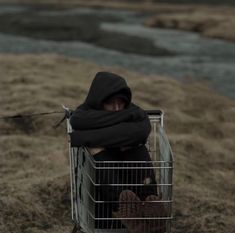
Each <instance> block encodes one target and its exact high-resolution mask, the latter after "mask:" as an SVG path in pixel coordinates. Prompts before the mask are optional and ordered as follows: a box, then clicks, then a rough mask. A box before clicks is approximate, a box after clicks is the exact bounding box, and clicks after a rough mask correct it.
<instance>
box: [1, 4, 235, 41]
mask: <svg viewBox="0 0 235 233" xmlns="http://www.w3.org/2000/svg"><path fill="white" fill-rule="evenodd" d="M0 3H2V4H4V3H7V4H14V3H16V4H26V5H27V4H33V5H38V6H41V7H42V6H43V5H44V4H46V5H51V7H56V8H57V9H59V8H70V7H74V6H83V7H94V8H109V9H119V10H120V9H122V10H133V11H141V12H148V13H152V14H153V15H154V14H155V16H153V17H151V18H150V19H148V20H147V21H146V25H148V26H149V27H161V28H173V29H180V30H187V31H193V32H197V33H200V34H201V35H202V36H205V37H210V38H219V39H224V40H230V41H235V32H234V30H232V29H233V28H234V27H235V7H234V6H233V5H231V6H228V5H227V6H226V5H222V6H218V5H209V4H208V5H207V3H206V2H205V4H201V5H200V4H192V3H191V4H190V3H189V4H168V3H151V2H147V3H134V2H117V1H116V2H115V1H106V0H103V1H102V0H99V1H97V0H93V1H83V0H73V1H69V3H68V1H63V0H62V1H58V0H39V1H34V0H18V1H15V0H10V1H7V2H6V1H5V0H1V1H0Z"/></svg>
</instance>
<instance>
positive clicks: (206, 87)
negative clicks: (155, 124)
mask: <svg viewBox="0 0 235 233" xmlns="http://www.w3.org/2000/svg"><path fill="white" fill-rule="evenodd" d="M234 5H235V1H234V0H224V1H219V0H218V1H217V0H206V1H200V0H166V1H163V0H156V1H154V0H126V1H125V0H122V1H120V0H119V1H118V0H0V74H1V78H0V82H1V85H0V102H1V108H0V116H1V118H0V132H1V133H0V155H1V162H0V167H1V170H0V174H1V176H0V184H1V190H0V193H1V195H0V232H19V233H28V232H33V233H39V232H52V233H53V232H57V233H60V232H70V231H71V228H72V222H71V216H70V194H69V192H70V187H69V161H68V149H67V137H66V129H65V124H62V125H61V126H60V127H59V128H57V129H54V128H53V125H55V124H56V123H57V122H58V121H59V120H60V119H61V118H62V117H63V113H62V112H63V110H62V108H61V104H65V105H66V106H67V107H69V108H71V109H75V108H76V106H77V105H79V104H80V103H82V101H83V100H84V98H85V96H86V93H87V90H88V88H89V85H90V82H91V80H92V79H93V77H94V76H95V74H96V72H98V71H101V70H107V71H111V72H114V73H118V74H120V75H122V76H123V77H125V78H126V79H127V81H128V83H129V85H130V87H131V88H132V90H133V101H134V102H136V103H137V104H139V105H140V106H141V107H143V108H145V109H159V108H160V109H163V110H164V112H165V122H166V123H165V127H166V131H167V133H168V136H169V139H170V142H171V144H172V147H173V152H174V153H175V173H174V199H175V202H174V213H173V215H174V221H173V229H172V232H177V233H182V232H187V233H190V232H192V233H197V232H198V233H199V232H200V233H204V232H207V233H209V232H210V233H212V232H216V233H224V232H226V233H232V232H234V229H235V225H234V224H235V223H234V215H235V198H234V191H235V182H234V178H235V174H234V165H235V159H234V150H235V141H234V135H235V134H234V133H235V104H234V103H235V102H234V100H235V79H234V76H235V65H234V61H235V43H234V42H235V30H234V29H235V6H234ZM32 113H33V114H36V115H34V116H27V117H21V118H8V116H15V115H31V114H32ZM38 113H50V114H47V115H40V114H39V115H37V114H38Z"/></svg>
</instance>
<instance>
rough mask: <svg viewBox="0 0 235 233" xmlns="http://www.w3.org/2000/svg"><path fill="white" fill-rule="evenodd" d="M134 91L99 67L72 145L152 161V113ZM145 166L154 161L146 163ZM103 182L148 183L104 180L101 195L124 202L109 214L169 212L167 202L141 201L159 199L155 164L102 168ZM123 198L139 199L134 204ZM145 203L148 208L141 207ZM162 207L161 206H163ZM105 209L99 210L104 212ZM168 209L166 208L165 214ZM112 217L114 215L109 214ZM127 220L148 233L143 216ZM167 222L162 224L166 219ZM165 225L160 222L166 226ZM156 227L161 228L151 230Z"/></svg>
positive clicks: (102, 155) (97, 155) (100, 154)
mask: <svg viewBox="0 0 235 233" xmlns="http://www.w3.org/2000/svg"><path fill="white" fill-rule="evenodd" d="M131 100H132V93H131V90H130V88H129V87H128V85H127V83H126V81H125V79H124V78H122V77H121V76H119V75H117V74H114V73H110V72H98V73H97V74H96V76H95V78H94V80H93V81H92V83H91V86H90V89H89V92H88V95H87V97H86V99H85V101H84V103H82V104H81V105H80V106H78V108H77V109H76V110H75V111H74V112H73V114H72V116H71V118H70V123H71V126H72V128H73V130H74V131H73V132H72V133H71V145H72V146H85V147H86V148H87V149H88V150H89V152H90V154H91V155H92V156H93V158H94V160H95V161H149V162H150V161H151V158H150V155H149V152H148V150H147V148H146V146H145V143H146V140H147V138H148V136H149V133H150V131H151V125H150V121H149V118H148V115H147V114H146V112H145V111H144V110H143V109H141V108H140V107H139V106H137V105H135V104H134V103H132V101H131ZM117 165H118V164H117ZM142 166H150V165H149V164H147V165H146V163H143V165H142ZM101 171H102V172H101V173H99V176H98V182H99V183H100V184H108V183H110V182H111V183H114V184H121V183H125V184H133V183H136V184H145V185H143V186H128V188H125V187H122V186H116V187H115V188H113V187H112V186H108V185H106V186H105V185H103V186H102V185H101V188H100V189H99V191H98V192H99V198H100V200H104V201H117V200H119V201H120V204H119V206H115V205H113V206H112V208H111V209H110V208H109V209H110V213H109V214H108V215H112V214H113V215H114V216H116V217H119V218H126V217H127V218H138V217H143V216H144V217H146V216H147V217H153V216H156V215H159V213H158V212H159V211H160V212H163V207H162V206H159V205H157V204H156V205H153V203H151V204H150V205H148V203H147V204H146V205H145V206H143V205H141V203H143V202H141V201H146V200H147V201H158V200H159V197H158V193H157V184H156V180H155V175H154V172H153V169H144V170H137V169H131V170H123V172H121V174H120V172H119V173H118V174H114V172H112V173H111V172H110V170H105V169H104V170H101ZM123 203H136V205H133V204H132V205H128V204H125V205H124V204H123ZM140 208H142V209H143V211H142V212H141V211H140ZM156 208H160V210H157V209H156ZM100 212H102V213H103V215H102V213H99V210H98V212H97V215H99V216H101V217H104V214H106V215H107V213H105V211H103V210H102V211H101V210H100ZM161 214H162V213H161ZM109 217H110V216H109ZM122 223H123V224H124V225H125V226H126V227H127V228H128V230H129V231H130V232H144V231H143V228H146V224H143V223H142V222H141V221H138V223H137V222H135V224H133V222H131V221H128V220H126V221H125V220H123V221H122ZM161 225H162V224H161ZM161 227H163V231H160V230H158V232H164V226H158V228H159V229H160V228H161ZM150 232H156V229H155V231H150Z"/></svg>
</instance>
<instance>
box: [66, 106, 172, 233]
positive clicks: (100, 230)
mask: <svg viewBox="0 0 235 233" xmlns="http://www.w3.org/2000/svg"><path fill="white" fill-rule="evenodd" d="M146 112H147V113H148V116H149V118H150V122H151V125H152V131H151V133H150V136H149V138H148V141H147V143H146V147H147V148H148V151H149V154H150V156H151V160H152V161H98V162H97V161H95V160H94V159H93V156H91V155H90V154H89V152H88V150H87V149H86V148H85V147H79V148H77V147H71V144H70V137H69V157H70V178H71V210H72V220H73V221H74V223H75V226H76V227H77V228H76V227H75V228H74V232H77V231H76V229H79V230H80V231H81V232H86V233H108V232H117V233H127V232H130V231H128V229H127V228H128V227H127V228H126V226H127V225H128V224H129V225H133V226H137V225H138V224H141V227H142V230H139V231H138V232H143V233H150V232H154V233H163V232H164V233H170V232H171V221H172V188H173V183H172V175H173V153H172V150H171V147H170V144H169V141H168V138H167V135H166V133H165V131H164V128H163V112H162V111H160V110H153V111H146ZM70 115H71V112H70V110H69V109H66V116H67V132H68V134H69V133H71V132H72V128H71V125H70V122H69V118H70ZM150 170H151V171H153V172H154V175H155V179H156V183H155V184H151V185H150V186H152V187H153V188H154V189H155V190H156V193H155V194H156V195H152V196H155V197H156V196H157V197H158V198H156V200H154V199H153V200H150V201H149V200H141V201H138V203H137V202H135V201H134V202H133V205H134V206H135V207H136V205H135V204H139V206H137V207H138V211H136V212H137V213H138V214H136V215H134V217H133V215H132V216H128V215H126V216H120V215H115V211H117V210H118V207H119V208H120V206H123V205H126V207H127V208H129V207H130V208H132V207H133V206H132V204H131V203H129V202H125V203H121V202H120V200H118V199H116V200H107V199H104V197H102V195H100V192H101V191H100V190H102V189H103V190H105V189H107V191H108V192H110V195H111V193H113V194H115V193H120V190H121V191H122V190H123V192H125V191H128V190H131V191H132V192H133V193H138V192H139V191H140V190H142V191H143V190H145V189H146V188H147V189H148V188H149V184H147V185H146V184H143V183H141V184H140V183H138V182H135V181H134V180H135V176H136V174H137V173H147V172H148V171H150ZM105 174H108V177H110V180H109V182H108V183H106V184H104V183H100V181H99V177H100V176H102V175H105ZM116 176H118V177H122V178H121V180H122V182H120V181H119V182H116V179H115V177H116ZM160 197H161V198H160ZM144 206H151V208H152V210H153V208H154V206H156V213H157V212H158V210H157V208H158V207H160V208H161V209H162V211H161V213H160V215H159V214H156V215H153V214H152V215H141V214H140V213H141V210H142V207H143V208H144ZM159 226H160V228H159ZM162 226H163V228H161V227H162ZM150 228H151V229H150Z"/></svg>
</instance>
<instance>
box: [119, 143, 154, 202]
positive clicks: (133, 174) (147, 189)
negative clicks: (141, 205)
mask: <svg viewBox="0 0 235 233" xmlns="http://www.w3.org/2000/svg"><path fill="white" fill-rule="evenodd" d="M122 159H123V160H126V161H144V162H143V163H135V162H133V163H131V164H129V166H133V167H136V169H133V168H130V169H128V170H126V171H124V172H123V176H124V180H125V182H126V183H129V184H143V185H144V186H135V185H133V186H132V187H129V189H131V190H132V191H133V192H135V193H136V194H137V195H138V196H139V197H140V199H141V200H145V198H146V197H147V196H148V195H152V194H153V195H157V182H156V178H155V174H154V169H153V168H151V167H153V165H152V163H151V158H150V155H149V152H148V150H147V148H146V147H145V146H139V147H134V148H131V149H128V150H125V151H124V152H122ZM146 161H147V162H149V163H146ZM144 167H146V168H144Z"/></svg>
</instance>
